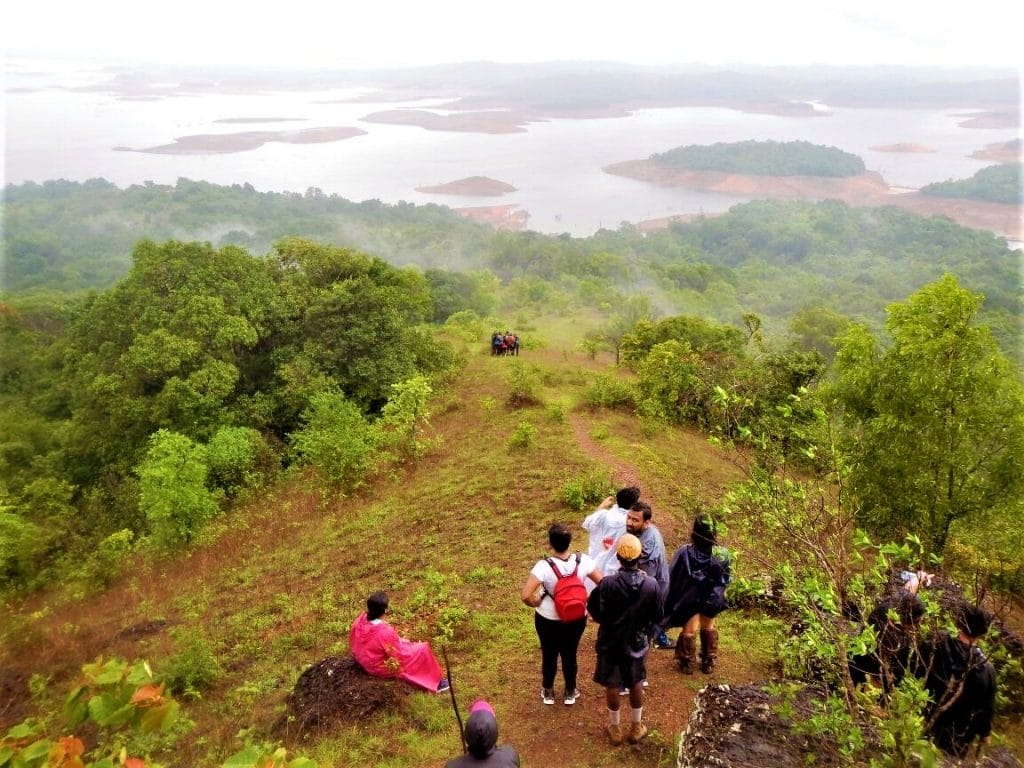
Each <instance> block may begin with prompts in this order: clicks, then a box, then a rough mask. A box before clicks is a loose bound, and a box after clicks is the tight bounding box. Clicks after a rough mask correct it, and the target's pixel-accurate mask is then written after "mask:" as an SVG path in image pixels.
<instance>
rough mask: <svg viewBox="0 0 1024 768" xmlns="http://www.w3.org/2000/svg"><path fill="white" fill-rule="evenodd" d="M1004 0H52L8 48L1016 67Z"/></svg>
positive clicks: (23, 12)
mask: <svg viewBox="0 0 1024 768" xmlns="http://www.w3.org/2000/svg"><path fill="white" fill-rule="evenodd" d="M1022 5H1024V4H1021V3H1019V2H1012V1H1008V0H973V1H972V2H969V3H968V2H963V0H958V1H957V2H950V1H949V0H930V1H929V2H922V1H920V0H857V2H848V1H844V2H836V1H835V0H777V1H776V2H772V3H764V2H756V1H750V2H739V1H737V0H711V1H710V2H703V3H690V2H686V0H667V1H655V0H628V2H617V3H614V4H603V3H594V2H592V0H588V2H581V1H579V0H518V2H509V3H495V2H487V0H433V2H422V0H418V2H404V1H403V2H395V1H394V0H390V1H389V0H368V1H367V0H363V2H351V1H350V2H344V0H342V2H336V3H334V4H333V6H332V5H331V4H327V3H322V2H319V0H318V1H317V2H313V0H290V2H288V3H274V4H264V3H260V2H256V3H253V2H247V3H241V2H237V1H236V0H228V1H220V0H201V1H200V0H176V2H174V3H161V4H148V3H141V4H140V3H139V2H137V0H134V1H133V2H128V1H127V0H93V1H92V2H88V3H83V2H80V0H75V1H74V2H70V1H67V0H53V1H51V2H46V0H42V1H41V2H33V3H26V2H14V3H9V4H8V5H7V7H6V8H5V11H4V24H3V32H2V34H3V44H4V48H5V51H6V52H7V54H8V55H19V54H27V53H33V54H42V55H47V56H61V57H74V58H77V57H89V58H94V59H98V60H102V59H141V60H146V61H153V62H165V63H193V64H205V63H235V64H245V65H256V64H263V65H267V66H294V67H302V66H308V65H314V66H330V65H344V66H352V65H356V66H360V65H362V66H371V65H405V64H429V63H437V62H451V61H466V60H478V59H487V60H492V61H508V62H515V61H548V60H607V61H627V62H635V63H640V64H664V63H690V62H701V63H708V64H728V63H740V64H743V63H749V64H780V65H791V64H792V65H802V64H905V65H938V66H951V67H952V66H964V65H976V66H999V67H1013V68H1015V69H1017V70H1018V71H1019V70H1020V66H1021V49H1022V45H1021V39H1020V36H1021V30H1022V23H1021V22H1022V20H1024V13H1022V11H1021V6H1022Z"/></svg>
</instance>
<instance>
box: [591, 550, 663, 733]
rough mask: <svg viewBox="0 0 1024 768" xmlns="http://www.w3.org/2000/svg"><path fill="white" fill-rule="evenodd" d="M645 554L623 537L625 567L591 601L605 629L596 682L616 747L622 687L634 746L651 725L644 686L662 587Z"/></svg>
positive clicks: (600, 639) (599, 643) (599, 647)
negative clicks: (646, 566) (644, 564)
mask: <svg viewBox="0 0 1024 768" xmlns="http://www.w3.org/2000/svg"><path fill="white" fill-rule="evenodd" d="M642 551H643V549H642V547H641V544H640V540H639V539H638V538H637V537H636V536H634V535H633V534H631V533H626V534H623V535H622V536H621V537H620V538H619V543H618V546H617V548H616V556H617V557H618V559H619V563H620V564H621V566H622V567H621V568H620V570H619V571H618V572H617V573H614V574H612V575H611V576H608V577H606V578H604V579H602V580H601V583H600V584H598V585H597V587H596V588H595V589H594V591H593V592H591V593H590V598H589V599H588V600H587V611H588V612H589V613H590V616H591V618H593V619H594V621H596V622H597V623H598V624H600V625H601V626H600V628H599V629H598V631H597V665H596V668H595V669H594V682H595V683H598V684H599V685H603V686H604V688H605V702H606V703H607V705H608V729H607V731H608V738H609V740H610V741H611V743H612V744H613V745H615V746H618V745H619V744H621V743H622V740H623V731H622V726H621V724H620V720H619V706H620V704H619V690H620V688H626V689H628V690H629V706H630V710H631V711H630V730H629V733H628V739H629V742H630V743H631V744H635V743H637V742H638V741H640V739H642V738H643V737H644V736H645V735H647V726H645V725H644V724H643V714H644V687H643V681H644V680H645V679H647V666H646V659H647V651H648V649H649V647H650V645H649V641H648V638H649V637H650V635H651V629H652V628H653V627H654V625H655V624H656V623H657V622H658V620H659V619H660V618H661V601H660V600H659V597H658V583H657V582H656V581H655V580H654V579H652V578H651V577H650V576H648V575H647V574H646V573H644V572H643V571H641V570H640V569H639V563H640V555H641V553H642Z"/></svg>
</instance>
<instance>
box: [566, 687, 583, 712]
mask: <svg viewBox="0 0 1024 768" xmlns="http://www.w3.org/2000/svg"><path fill="white" fill-rule="evenodd" d="M579 697H580V689H579V688H573V689H572V690H571V691H566V692H565V699H563V701H564V702H565V705H566V706H567V707H568V706H572V705H573V704H575V703H576V699H578V698H579Z"/></svg>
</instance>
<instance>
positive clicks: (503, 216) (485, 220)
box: [454, 204, 530, 232]
mask: <svg viewBox="0 0 1024 768" xmlns="http://www.w3.org/2000/svg"><path fill="white" fill-rule="evenodd" d="M454 210H455V212H456V213H457V214H459V215H460V216H465V217H466V218H467V219H473V221H478V222H480V223H481V224H489V225H490V226H492V227H494V228H495V229H500V230H505V231H508V232H521V231H522V230H524V229H526V222H527V221H529V219H530V214H529V213H528V212H527V211H525V210H523V209H522V208H520V207H519V206H518V205H515V204H512V205H484V206H471V207H469V208H455V209H454Z"/></svg>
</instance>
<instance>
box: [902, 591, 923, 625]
mask: <svg viewBox="0 0 1024 768" xmlns="http://www.w3.org/2000/svg"><path fill="white" fill-rule="evenodd" d="M896 613H897V614H899V617H900V625H901V626H902V627H903V628H904V629H911V628H913V627H917V626H919V625H920V624H921V619H923V618H924V603H922V602H921V598H919V597H918V596H917V595H900V599H899V603H898V604H897V607H896Z"/></svg>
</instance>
